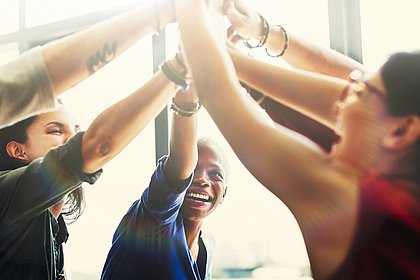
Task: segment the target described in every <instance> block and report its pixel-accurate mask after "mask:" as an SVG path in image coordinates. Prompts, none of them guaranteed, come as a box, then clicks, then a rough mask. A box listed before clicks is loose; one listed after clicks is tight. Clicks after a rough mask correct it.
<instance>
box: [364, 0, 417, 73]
mask: <svg viewBox="0 0 420 280" xmlns="http://www.w3.org/2000/svg"><path fill="white" fill-rule="evenodd" d="M360 10H361V23H362V46H363V62H364V64H366V65H367V66H368V67H369V68H371V69H372V70H374V69H375V68H377V67H379V66H380V65H382V63H383V62H384V61H385V60H386V58H387V57H388V56H389V55H390V54H392V53H393V52H395V51H400V50H413V49H419V46H420V36H418V35H417V34H418V30H417V29H418V27H419V26H420V17H419V11H420V1H418V0H401V1H394V0H361V1H360ZM397 11H398V12H397Z"/></svg>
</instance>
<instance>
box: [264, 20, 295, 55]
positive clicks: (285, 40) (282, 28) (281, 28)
mask: <svg viewBox="0 0 420 280" xmlns="http://www.w3.org/2000/svg"><path fill="white" fill-rule="evenodd" d="M277 26H278V27H280V30H281V31H282V32H283V34H284V45H283V49H282V51H281V52H280V53H279V54H277V55H276V54H271V53H270V52H269V51H268V49H267V47H266V48H265V52H266V53H267V54H268V55H269V56H271V57H280V56H282V55H283V54H284V53H285V52H286V50H287V47H288V46H289V36H288V35H287V32H286V29H284V27H283V26H281V25H280V24H277Z"/></svg>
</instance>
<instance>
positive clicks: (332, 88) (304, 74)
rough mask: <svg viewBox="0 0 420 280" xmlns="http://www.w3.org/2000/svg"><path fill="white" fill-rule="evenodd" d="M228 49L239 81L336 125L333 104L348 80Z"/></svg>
mask: <svg viewBox="0 0 420 280" xmlns="http://www.w3.org/2000/svg"><path fill="white" fill-rule="evenodd" d="M228 51H229V54H230V57H231V59H232V61H233V63H234V65H235V69H236V72H237V75H238V77H239V79H240V80H241V81H243V82H245V83H246V84H247V85H249V86H251V87H253V88H255V89H256V90H258V91H260V92H262V93H264V94H265V95H267V96H269V97H271V98H272V99H274V100H276V101H278V102H280V103H282V104H285V105H286V106H288V107H291V108H293V109H295V110H297V111H299V112H301V113H303V114H305V115H307V116H309V117H311V118H313V119H315V120H317V121H319V122H320V123H322V124H324V125H326V126H327V127H329V128H331V129H334V128H335V127H334V125H335V116H334V107H335V105H336V102H337V100H338V99H339V95H340V94H341V93H340V91H339V90H337V89H338V87H339V86H340V85H342V86H344V85H345V84H346V83H347V82H346V81H345V80H342V79H338V78H334V77H331V76H325V75H322V74H316V73H313V72H309V71H304V70H288V69H285V68H282V67H277V66H275V65H272V64H268V63H264V62H261V61H257V60H255V59H253V58H250V57H248V56H246V55H243V54H241V53H240V52H238V51H236V50H234V49H233V48H230V47H229V48H228ZM330 81H331V83H329V82H330ZM321 85H322V86H321Z"/></svg>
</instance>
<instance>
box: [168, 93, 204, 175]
mask: <svg viewBox="0 0 420 280" xmlns="http://www.w3.org/2000/svg"><path fill="white" fill-rule="evenodd" d="M174 102H175V104H177V106H179V107H180V108H184V109H188V108H193V107H195V106H196V104H197V103H198V97H197V95H196V93H195V89H194V87H192V86H191V87H190V89H189V90H188V91H182V90H181V91H178V92H177V94H176V95H175V97H174ZM197 158H198V152H197V114H196V113H194V114H191V115H190V116H182V115H180V114H177V113H176V111H173V112H172V129H171V138H170V144H169V157H168V158H167V160H166V161H165V163H164V172H165V175H166V176H167V178H168V180H169V181H179V180H186V179H187V178H188V177H189V176H190V175H191V174H192V172H193V171H194V168H195V166H196V165H197Z"/></svg>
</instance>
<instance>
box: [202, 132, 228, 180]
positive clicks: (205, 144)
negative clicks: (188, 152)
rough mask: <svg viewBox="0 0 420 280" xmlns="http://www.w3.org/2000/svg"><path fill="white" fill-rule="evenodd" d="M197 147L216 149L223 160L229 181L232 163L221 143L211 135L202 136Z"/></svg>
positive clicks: (226, 177)
mask: <svg viewBox="0 0 420 280" xmlns="http://www.w3.org/2000/svg"><path fill="white" fill-rule="evenodd" d="M197 148H198V150H200V149H210V150H212V151H214V152H215V153H216V154H217V156H218V157H219V158H220V160H221V164H222V167H223V168H224V171H225V173H226V174H225V182H228V179H229V177H230V163H229V159H228V156H227V154H226V152H225V151H224V150H223V149H222V148H221V147H220V145H219V144H218V143H217V142H216V141H214V140H213V139H211V138H209V137H200V138H199V139H198V141H197Z"/></svg>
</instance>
